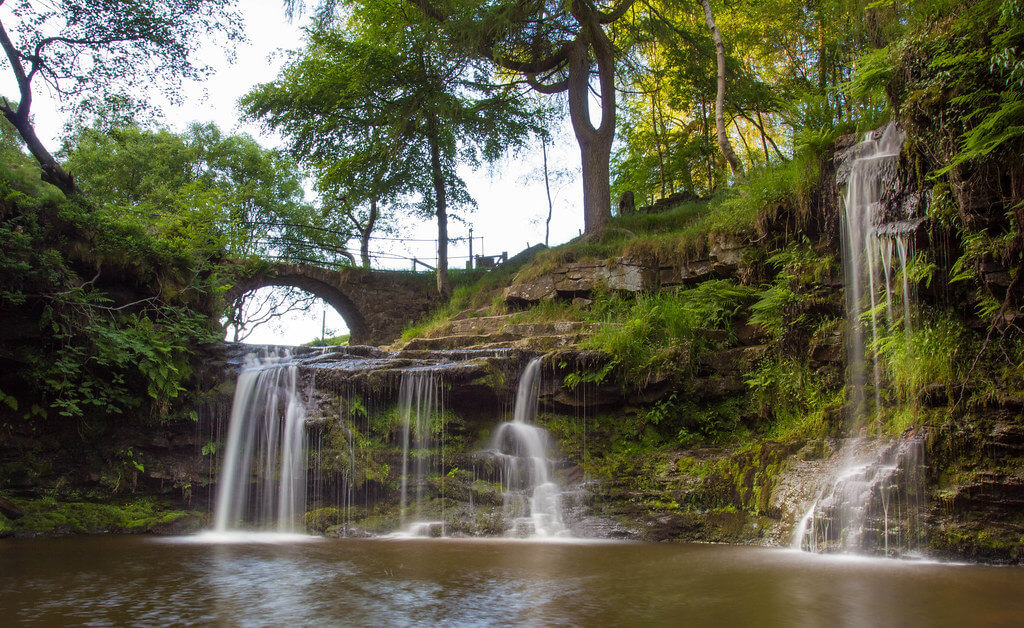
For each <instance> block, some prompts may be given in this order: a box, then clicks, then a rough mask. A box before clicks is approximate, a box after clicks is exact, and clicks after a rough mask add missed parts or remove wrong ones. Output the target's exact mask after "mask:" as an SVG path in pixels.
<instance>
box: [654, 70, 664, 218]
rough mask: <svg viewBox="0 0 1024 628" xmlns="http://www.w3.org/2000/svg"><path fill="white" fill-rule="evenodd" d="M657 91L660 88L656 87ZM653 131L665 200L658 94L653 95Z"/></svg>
mask: <svg viewBox="0 0 1024 628" xmlns="http://www.w3.org/2000/svg"><path fill="white" fill-rule="evenodd" d="M655 89H658V86H657V85H655ZM651 129H652V130H653V131H654V146H655V147H657V149H658V174H659V176H660V177H661V198H665V154H664V153H662V152H661V137H659V135H658V101H657V94H656V93H652V94H651Z"/></svg>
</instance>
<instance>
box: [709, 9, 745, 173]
mask: <svg viewBox="0 0 1024 628" xmlns="http://www.w3.org/2000/svg"><path fill="white" fill-rule="evenodd" d="M701 4H703V5H704V22H705V23H706V24H707V26H708V30H709V31H711V38H712V39H713V40H715V52H716V54H717V57H718V92H717V93H716V94H715V130H717V131H718V148H719V149H721V151H722V154H723V155H724V156H725V159H726V161H728V162H729V167H730V168H731V169H732V173H733V174H734V175H740V174H742V173H743V164H742V163H740V159H739V157H737V156H736V151H734V150H733V149H732V144H730V143H729V135H728V134H727V133H726V132H725V44H724V43H722V33H720V32H719V31H718V26H717V25H716V24H715V16H714V14H713V13H712V12H711V3H710V2H709V1H708V0H701Z"/></svg>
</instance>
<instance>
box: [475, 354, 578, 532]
mask: <svg viewBox="0 0 1024 628" xmlns="http://www.w3.org/2000/svg"><path fill="white" fill-rule="evenodd" d="M540 364H541V362H540V358H534V359H532V360H531V361H530V362H529V364H527V366H526V368H525V369H524V370H523V374H522V375H521V376H520V378H519V387H518V390H517V391H516V405H515V412H514V414H513V420H512V421H511V422H509V423H502V424H501V425H500V426H499V427H498V430H497V433H496V434H495V436H494V442H493V444H492V451H491V453H492V454H493V455H494V456H495V457H496V458H497V459H498V460H499V462H500V464H501V468H502V473H501V475H502V478H501V481H502V487H503V489H504V495H503V497H504V502H505V511H506V515H507V516H508V517H509V518H511V520H512V522H513V523H512V530H511V532H510V534H511V535H512V536H533V535H535V536H564V535H567V534H568V531H567V530H566V527H565V524H564V522H563V520H562V504H561V501H562V499H561V498H562V491H561V488H560V487H559V486H558V484H557V483H555V482H554V481H553V480H552V478H551V473H550V469H549V467H550V461H549V460H548V433H547V432H546V431H545V430H543V429H541V428H539V427H537V426H536V425H534V424H533V422H534V420H535V419H536V417H537V404H538V400H537V399H538V396H539V390H540Z"/></svg>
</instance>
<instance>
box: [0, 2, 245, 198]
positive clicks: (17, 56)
mask: <svg viewBox="0 0 1024 628" xmlns="http://www.w3.org/2000/svg"><path fill="white" fill-rule="evenodd" d="M233 3H234V0H205V1H203V2H197V1H196V0H56V1H55V2H40V1H38V0H15V2H13V3H10V4H8V5H6V8H8V11H7V15H4V16H2V17H0V46H2V47H3V50H4V53H5V55H6V57H7V61H8V64H9V67H10V70H11V72H12V73H13V75H14V78H15V80H16V81H17V84H18V90H19V101H18V102H17V103H13V102H10V101H8V100H6V99H4V100H3V101H2V102H0V113H2V114H3V115H4V117H5V118H6V119H7V120H8V121H10V122H11V124H13V125H14V127H15V128H16V129H17V130H18V133H19V134H20V135H21V137H22V138H23V139H24V140H25V145H26V146H27V147H28V150H29V152H30V153H31V154H32V156H33V157H35V158H36V160H37V161H38V162H39V164H40V167H41V168H42V177H43V180H44V181H47V182H49V183H52V184H53V185H55V186H57V187H58V188H59V189H60V190H61V191H63V192H64V193H65V194H71V193H73V192H76V191H77V186H76V185H75V181H74V179H73V178H72V176H71V174H69V173H68V172H67V171H66V170H65V169H64V168H63V167H62V166H61V165H60V164H59V163H57V160H56V159H55V158H54V157H53V155H52V154H51V153H50V152H49V151H48V150H47V149H46V147H45V146H44V145H43V143H42V141H41V140H40V139H39V137H38V135H37V134H36V132H35V129H34V127H33V126H32V121H31V112H32V97H33V83H34V82H35V81H36V80H37V79H40V78H41V79H42V80H43V81H45V82H46V83H47V84H48V85H49V86H50V88H51V89H52V90H53V91H54V92H55V93H56V94H58V96H60V97H61V98H64V99H67V98H73V97H74V98H77V97H79V96H81V95H82V94H83V93H85V92H87V91H89V90H94V89H102V90H104V91H107V92H111V91H117V90H125V91H127V92H131V91H136V90H140V89H142V88H143V86H146V88H149V87H151V86H152V85H153V84H154V80H156V81H157V84H158V85H159V84H161V81H162V85H163V87H165V88H166V91H167V93H168V94H169V95H171V96H173V95H174V93H175V90H174V89H173V88H174V87H176V86H177V85H178V84H179V82H180V80H181V79H195V78H198V77H200V76H202V75H203V74H205V73H206V71H207V68H205V67H204V66H202V65H198V64H196V63H194V61H193V59H192V52H193V50H195V49H196V48H198V42H199V38H200V37H206V36H208V35H209V34H210V33H219V34H221V35H223V36H225V37H226V38H227V39H228V40H237V39H238V38H240V37H241V31H240V20H239V19H238V17H237V16H236V15H235V14H234V13H233V12H231V11H230V10H229V7H230V6H231V5H232V4H233ZM12 25H13V29H12V28H11V27H12ZM12 35H13V36H12Z"/></svg>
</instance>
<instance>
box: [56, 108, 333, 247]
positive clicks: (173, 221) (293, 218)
mask: <svg viewBox="0 0 1024 628" xmlns="http://www.w3.org/2000/svg"><path fill="white" fill-rule="evenodd" d="M61 152H62V154H63V155H64V156H65V158H66V159H65V166H66V167H67V168H68V170H70V171H71V172H74V173H75V176H76V177H77V181H78V184H79V186H80V187H81V188H82V190H83V192H84V193H85V194H86V195H87V196H88V197H89V199H90V200H91V201H93V202H95V203H97V204H99V205H101V206H103V207H104V208H105V209H106V211H109V212H111V213H112V214H115V215H117V216H119V217H121V219H123V220H132V221H134V222H135V223H136V224H138V225H139V226H140V227H142V228H144V229H146V230H148V231H149V232H151V233H152V234H153V235H154V236H157V237H160V238H162V239H166V240H170V241H172V242H176V243H178V244H179V245H180V246H182V247H183V248H186V249H206V250H208V251H211V252H213V251H220V250H225V251H226V252H227V253H228V254H229V255H231V256H232V257H233V258H235V259H244V258H247V257H251V256H257V255H258V256H261V257H264V258H266V257H278V258H283V259H294V260H298V261H311V262H321V263H332V262H335V263H336V262H337V260H338V258H337V256H336V255H327V257H325V252H327V251H330V250H332V249H333V250H344V245H345V241H346V240H347V239H348V237H349V236H350V232H348V231H345V230H344V227H343V226H342V225H336V224H332V223H331V222H330V220H329V218H330V216H328V215H324V214H323V213H322V212H321V211H318V210H317V209H315V208H314V207H312V206H311V205H310V204H308V203H306V202H305V201H304V199H303V195H304V194H303V190H302V173H301V172H300V171H299V170H298V167H297V165H296V164H295V162H293V161H292V160H291V159H289V158H288V157H287V156H285V155H282V154H280V153H279V152H277V151H273V150H267V149H264V148H262V147H261V146H260V145H259V144H257V143H256V141H255V140H253V139H252V138H251V137H249V136H247V135H237V136H235V135H225V134H223V133H222V132H221V131H220V129H218V128H217V127H216V126H215V125H213V124H198V123H197V124H192V125H191V126H190V127H189V128H188V130H187V131H185V132H184V133H180V134H179V133H173V132H171V131H169V130H167V129H164V128H156V129H146V128H141V127H139V126H137V125H135V124H134V123H131V122H129V123H127V124H124V125H115V126H108V125H102V126H100V127H99V128H96V127H79V128H77V129H75V130H74V131H73V133H72V135H71V136H70V137H69V138H68V139H67V140H66V141H65V144H64V148H63V149H62V151H61Z"/></svg>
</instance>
